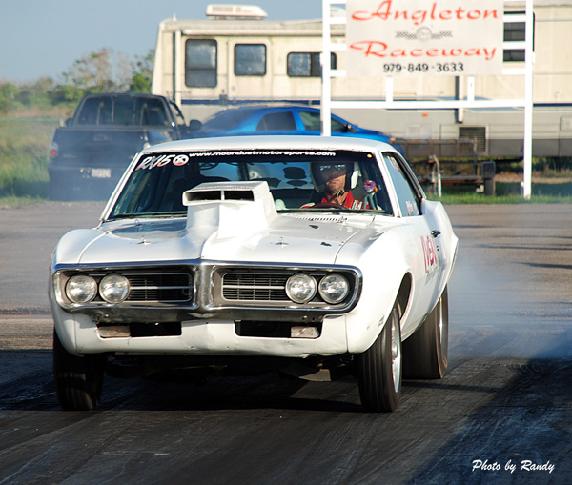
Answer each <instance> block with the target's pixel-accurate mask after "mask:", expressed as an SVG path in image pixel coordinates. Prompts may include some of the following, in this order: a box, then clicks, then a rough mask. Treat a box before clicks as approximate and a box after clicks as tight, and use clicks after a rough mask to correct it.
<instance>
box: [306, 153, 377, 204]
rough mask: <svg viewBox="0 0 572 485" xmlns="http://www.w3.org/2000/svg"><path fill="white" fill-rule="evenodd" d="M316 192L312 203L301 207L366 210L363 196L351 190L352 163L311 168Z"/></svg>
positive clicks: (319, 165) (317, 165)
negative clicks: (326, 206) (335, 207)
mask: <svg viewBox="0 0 572 485" xmlns="http://www.w3.org/2000/svg"><path fill="white" fill-rule="evenodd" d="M312 171H313V173H314V178H315V179H316V185H317V192H315V193H314V196H313V197H312V202H310V203H309V204H305V205H303V206H302V207H304V208H310V207H313V206H318V205H330V206H339V207H344V208H346V209H356V210H359V209H367V208H368V207H366V206H367V204H364V202H363V195H364V194H359V193H356V192H355V191H353V190H351V188H350V183H351V176H352V172H353V163H339V162H338V163H330V162H327V163H317V164H314V165H313V166H312Z"/></svg>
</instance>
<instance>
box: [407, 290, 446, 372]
mask: <svg viewBox="0 0 572 485" xmlns="http://www.w3.org/2000/svg"><path fill="white" fill-rule="evenodd" d="M448 349H449V300H448V297H447V287H445V289H444V290H443V293H442V294H441V297H440V298H439V301H438V302H437V305H436V306H435V308H434V309H433V311H432V312H431V313H430V314H429V316H428V317H427V318H426V319H425V321H424V322H423V323H422V324H421V326H420V327H419V329H417V331H416V332H415V333H414V334H413V335H412V336H411V337H409V338H408V339H407V340H405V342H403V376H404V377H405V378H409V379H440V378H442V377H443V376H444V375H445V372H446V370H447V364H448V359H447V353H448Z"/></svg>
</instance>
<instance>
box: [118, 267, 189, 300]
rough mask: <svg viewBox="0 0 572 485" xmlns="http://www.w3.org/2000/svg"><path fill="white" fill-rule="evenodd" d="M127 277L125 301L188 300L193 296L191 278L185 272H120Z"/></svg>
mask: <svg viewBox="0 0 572 485" xmlns="http://www.w3.org/2000/svg"><path fill="white" fill-rule="evenodd" d="M121 274H123V275H124V276H126V277H127V278H128V279H129V283H130V284H131V291H130V292H129V296H128V297H127V300H126V301H161V302H188V301H191V299H192V297H193V279H192V276H191V274H190V273H186V272H180V273H179V272H161V271H153V272H147V271H137V272H123V273H121Z"/></svg>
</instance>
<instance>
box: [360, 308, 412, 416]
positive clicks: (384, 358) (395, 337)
mask: <svg viewBox="0 0 572 485" xmlns="http://www.w3.org/2000/svg"><path fill="white" fill-rule="evenodd" d="M356 360H357V362H356V363H357V378H358V386H359V395H360V398H361V403H362V406H363V408H364V410H366V411H368V412H380V411H382V412H391V411H394V410H396V409H397V407H398V406H399V396H400V393H401V332H400V329H399V313H398V309H397V304H396V305H395V306H394V307H393V310H392V311H391V314H390V316H389V318H388V319H387V321H386V322H385V325H384V327H383V330H382V331H381V333H380V334H379V335H378V337H377V339H376V340H375V342H374V343H373V345H372V346H371V347H370V348H369V349H367V350H366V351H365V352H364V353H363V354H359V355H358V356H357V358H356Z"/></svg>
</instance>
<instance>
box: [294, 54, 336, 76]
mask: <svg viewBox="0 0 572 485" xmlns="http://www.w3.org/2000/svg"><path fill="white" fill-rule="evenodd" d="M331 59H332V62H331V66H332V69H337V66H338V58H337V56H336V54H335V53H334V52H332V57H331ZM286 63H287V72H288V76H292V77H320V53H319V52H290V53H289V54H288V58H287V60H286Z"/></svg>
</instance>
